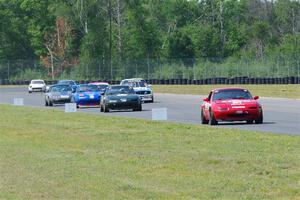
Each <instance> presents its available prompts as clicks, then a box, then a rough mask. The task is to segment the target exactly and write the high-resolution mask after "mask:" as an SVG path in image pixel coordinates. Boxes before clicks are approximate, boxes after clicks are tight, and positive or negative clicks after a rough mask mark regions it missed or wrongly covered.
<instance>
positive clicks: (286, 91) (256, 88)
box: [152, 84, 300, 99]
mask: <svg viewBox="0 0 300 200" xmlns="http://www.w3.org/2000/svg"><path fill="white" fill-rule="evenodd" d="M221 87H241V88H246V89H248V90H250V92H251V93H252V94H253V95H254V96H256V95H257V96H262V97H283V98H293V99H300V84H298V85H297V84H290V85H153V86H152V88H153V90H154V92H157V93H172V94H199V95H208V93H209V92H210V91H211V90H212V89H214V88H221Z"/></svg>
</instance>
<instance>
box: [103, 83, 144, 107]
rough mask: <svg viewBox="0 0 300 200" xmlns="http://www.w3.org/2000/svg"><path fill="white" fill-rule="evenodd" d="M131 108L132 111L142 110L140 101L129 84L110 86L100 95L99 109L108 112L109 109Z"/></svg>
mask: <svg viewBox="0 0 300 200" xmlns="http://www.w3.org/2000/svg"><path fill="white" fill-rule="evenodd" d="M121 109H132V110H133V111H141V110H142V101H141V99H140V97H139V96H138V95H137V94H136V93H135V91H134V90H133V88H132V87H129V86H120V85H117V86H111V87H109V88H108V89H107V90H106V91H105V93H104V94H103V95H102V97H101V102H100V111H101V112H103V111H104V112H109V111H110V110H121Z"/></svg>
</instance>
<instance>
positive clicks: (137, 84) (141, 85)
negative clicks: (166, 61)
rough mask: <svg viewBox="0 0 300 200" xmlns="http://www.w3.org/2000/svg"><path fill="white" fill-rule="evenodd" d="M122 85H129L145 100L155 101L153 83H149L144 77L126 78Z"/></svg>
mask: <svg viewBox="0 0 300 200" xmlns="http://www.w3.org/2000/svg"><path fill="white" fill-rule="evenodd" d="M120 85H129V86H131V87H132V88H133V90H134V91H135V93H136V94H137V95H139V96H140V98H141V100H142V101H143V102H154V97H153V92H152V89H151V85H148V84H147V83H146V81H145V80H144V79H142V78H131V79H124V80H122V81H121V83H120Z"/></svg>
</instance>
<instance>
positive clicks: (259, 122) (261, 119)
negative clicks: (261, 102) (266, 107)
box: [255, 111, 264, 124]
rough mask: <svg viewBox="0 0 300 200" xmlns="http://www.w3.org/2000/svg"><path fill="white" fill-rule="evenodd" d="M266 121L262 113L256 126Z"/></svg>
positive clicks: (256, 121)
mask: <svg viewBox="0 0 300 200" xmlns="http://www.w3.org/2000/svg"><path fill="white" fill-rule="evenodd" d="M263 121H264V116H263V112H262V111H261V113H260V115H259V117H258V119H256V120H255V124H262V123H263Z"/></svg>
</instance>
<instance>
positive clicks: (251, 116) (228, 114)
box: [213, 108, 261, 121]
mask: <svg viewBox="0 0 300 200" xmlns="http://www.w3.org/2000/svg"><path fill="white" fill-rule="evenodd" d="M213 112H214V116H215V119H216V120H217V121H248V120H257V119H258V118H259V116H260V114H261V109H260V108H257V109H244V110H238V109H228V110H214V111H213Z"/></svg>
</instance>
